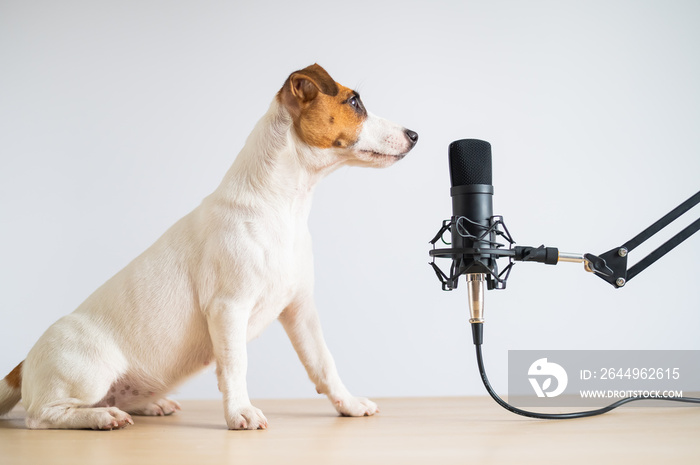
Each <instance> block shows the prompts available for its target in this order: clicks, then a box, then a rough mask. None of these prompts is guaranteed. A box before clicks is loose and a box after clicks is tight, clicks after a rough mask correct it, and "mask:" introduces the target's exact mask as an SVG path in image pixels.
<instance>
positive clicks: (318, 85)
mask: <svg viewBox="0 0 700 465" xmlns="http://www.w3.org/2000/svg"><path fill="white" fill-rule="evenodd" d="M319 92H320V93H322V94H325V95H329V96H331V97H334V96H336V95H338V84H336V82H335V81H334V80H333V78H332V77H330V75H329V74H328V73H327V72H326V70H325V69H323V68H321V67H320V66H319V65H317V64H315V63H314V64H313V65H311V66H308V67H306V68H304V69H300V70H299V71H295V72H293V73H292V74H290V75H289V77H288V78H287V81H286V82H285V83H284V86H282V89H281V90H280V91H279V93H278V97H279V98H280V100H281V101H282V103H283V104H284V105H285V106H286V107H287V109H288V110H289V111H290V112H292V113H296V112H297V111H298V110H299V109H300V107H301V106H302V105H303V104H305V103H307V102H310V101H312V100H314V99H315V98H316V97H317V96H318V94H319Z"/></svg>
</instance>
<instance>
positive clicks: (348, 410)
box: [333, 396, 379, 417]
mask: <svg viewBox="0 0 700 465" xmlns="http://www.w3.org/2000/svg"><path fill="white" fill-rule="evenodd" d="M333 405H334V406H335V409H336V410H337V411H338V413H340V414H341V415H343V416H345V417H366V416H370V415H374V414H375V413H377V412H378V411H379V407H377V404H375V403H374V402H372V401H371V400H369V399H366V398H364V397H352V396H350V397H345V398H342V399H333Z"/></svg>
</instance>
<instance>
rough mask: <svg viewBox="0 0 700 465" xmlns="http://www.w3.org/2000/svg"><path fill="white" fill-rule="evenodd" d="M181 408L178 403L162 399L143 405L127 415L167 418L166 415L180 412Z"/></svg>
mask: <svg viewBox="0 0 700 465" xmlns="http://www.w3.org/2000/svg"><path fill="white" fill-rule="evenodd" d="M181 408H182V407H180V403H179V402H177V401H175V400H172V399H168V398H166V397H163V398H162V399H160V400H157V401H155V402H151V403H150V404H147V405H144V406H143V407H140V408H138V409H135V410H130V411H129V413H130V414H132V415H144V416H150V417H161V416H167V415H172V414H173V413H175V412H176V411H178V410H180V409H181Z"/></svg>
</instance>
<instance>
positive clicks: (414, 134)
mask: <svg viewBox="0 0 700 465" xmlns="http://www.w3.org/2000/svg"><path fill="white" fill-rule="evenodd" d="M406 137H408V138H409V139H410V141H411V144H413V145H416V142H418V133H417V132H415V131H411V130H410V129H406Z"/></svg>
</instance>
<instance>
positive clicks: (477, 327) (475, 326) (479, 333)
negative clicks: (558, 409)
mask: <svg viewBox="0 0 700 465" xmlns="http://www.w3.org/2000/svg"><path fill="white" fill-rule="evenodd" d="M471 326H472V337H473V339H474V346H475V347H476V362H477V364H478V366H479V375H480V376H481V381H482V382H483V383H484V387H485V388H486V391H487V392H488V393H489V395H490V396H491V397H492V398H493V400H495V401H496V403H497V404H498V405H500V406H501V407H503V408H504V409H506V410H508V411H509V412H512V413H515V414H517V415H522V416H524V417H530V418H539V419H543V420H568V419H572V418H585V417H592V416H595V415H600V414H601V413H606V412H609V411H610V410H613V409H615V408H617V407H619V406H621V405H624V404H627V403H629V402H634V401H636V400H663V401H673V402H687V403H693V404H700V398H695V397H625V398H624V399H621V400H618V401H617V402H614V403H612V404H610V405H608V406H606V407H602V408H599V409H595V410H586V411H583V412H570V413H540V412H530V411H528V410H522V409H519V408H517V407H514V406H512V405H510V404H509V403H508V402H506V401H505V400H503V399H501V397H500V396H499V395H498V394H496V391H494V390H493V388H492V387H491V383H489V378H488V376H486V369H485V368H484V360H483V357H482V354H481V345H482V343H483V341H484V328H483V326H484V324H483V323H471Z"/></svg>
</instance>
